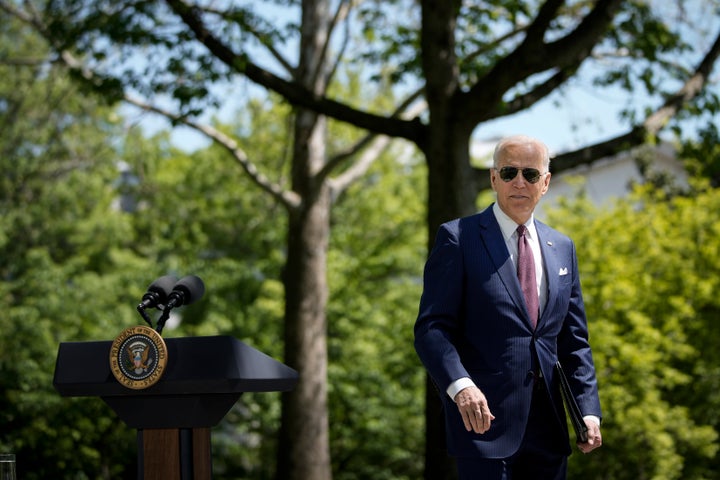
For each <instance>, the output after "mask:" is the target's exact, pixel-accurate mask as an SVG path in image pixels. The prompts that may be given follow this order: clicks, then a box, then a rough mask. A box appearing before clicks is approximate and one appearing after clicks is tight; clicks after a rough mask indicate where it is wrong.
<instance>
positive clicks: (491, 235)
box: [480, 207, 531, 327]
mask: <svg viewBox="0 0 720 480" xmlns="http://www.w3.org/2000/svg"><path fill="white" fill-rule="evenodd" d="M480 237H481V238H482V241H483V243H484V244H485V248H486V249H487V251H488V253H489V254H490V258H491V259H492V262H493V265H494V266H495V270H496V271H497V272H498V276H499V277H500V280H501V281H502V282H503V284H504V285H505V289H506V290H507V291H508V294H509V295H510V298H512V301H513V302H514V303H515V304H516V305H517V306H518V307H519V308H520V310H522V311H523V312H524V319H525V323H526V324H527V326H528V327H530V326H531V324H530V316H529V314H528V312H527V306H526V305H525V297H524V296H523V293H522V289H521V288H520V281H519V280H518V277H517V269H516V268H515V264H514V263H513V262H512V260H511V259H510V255H509V253H508V249H507V246H506V245H505V238H504V237H503V235H502V231H501V230H500V225H498V223H497V220H496V219H495V215H494V214H493V211H492V208H491V207H489V208H486V209H485V210H484V211H483V212H482V213H481V215H480Z"/></svg>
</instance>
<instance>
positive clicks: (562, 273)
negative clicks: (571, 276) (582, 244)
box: [558, 267, 567, 276]
mask: <svg viewBox="0 0 720 480" xmlns="http://www.w3.org/2000/svg"><path fill="white" fill-rule="evenodd" d="M558 275H561V276H562V275H567V267H563V268H561V269H560V271H559V272H558Z"/></svg>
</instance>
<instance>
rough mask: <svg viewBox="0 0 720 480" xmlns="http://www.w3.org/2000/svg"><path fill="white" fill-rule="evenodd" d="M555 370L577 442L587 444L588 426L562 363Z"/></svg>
mask: <svg viewBox="0 0 720 480" xmlns="http://www.w3.org/2000/svg"><path fill="white" fill-rule="evenodd" d="M555 370H557V375H558V377H559V378H560V393H561V394H562V397H563V402H564V403H565V408H566V409H567V413H568V416H569V417H570V422H571V423H572V426H573V429H574V430H575V436H576V437H577V441H578V442H580V443H585V442H587V439H588V436H587V430H588V429H587V425H585V420H583V417H582V413H580V408H579V407H578V404H577V402H576V401H575V397H573V394H572V391H571V390H570V383H569V382H568V379H567V376H565V372H564V371H563V368H562V365H560V362H557V363H556V364H555Z"/></svg>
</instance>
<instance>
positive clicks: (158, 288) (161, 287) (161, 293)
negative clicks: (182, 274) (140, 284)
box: [148, 275, 178, 304]
mask: <svg viewBox="0 0 720 480" xmlns="http://www.w3.org/2000/svg"><path fill="white" fill-rule="evenodd" d="M176 283H178V279H177V277H175V276H174V275H164V276H162V277H160V278H158V279H157V280H155V281H154V282H153V283H151V284H150V286H149V287H148V292H153V293H155V294H157V296H158V298H157V301H158V303H159V304H164V303H165V302H167V299H168V295H170V292H172V289H173V287H174V286H175V284H176Z"/></svg>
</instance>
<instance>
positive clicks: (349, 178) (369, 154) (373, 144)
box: [321, 91, 427, 198]
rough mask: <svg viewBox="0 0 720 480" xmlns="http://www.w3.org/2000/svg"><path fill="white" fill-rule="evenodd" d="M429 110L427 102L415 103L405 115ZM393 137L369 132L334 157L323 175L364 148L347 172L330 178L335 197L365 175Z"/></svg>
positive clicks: (412, 97)
mask: <svg viewBox="0 0 720 480" xmlns="http://www.w3.org/2000/svg"><path fill="white" fill-rule="evenodd" d="M420 95H421V91H418V92H415V93H414V94H413V95H411V96H410V97H408V98H407V99H406V100H405V102H403V104H402V105H401V106H400V108H399V109H398V112H397V113H400V112H404V111H405V109H406V108H407V107H408V106H410V105H411V104H412V103H413V102H414V101H415V100H416V99H417V98H418V97H419V96H420ZM425 110H427V104H426V103H425V102H418V103H415V105H414V106H413V108H411V109H410V110H408V111H406V112H404V115H405V116H417V115H419V114H420V113H421V112H423V111H425ZM391 141H392V138H390V137H388V136H387V135H377V134H369V135H367V136H365V137H364V138H363V139H362V140H360V142H358V143H357V144H356V145H355V146H354V147H353V148H352V149H350V150H349V151H347V152H344V153H342V154H340V155H337V156H335V157H333V158H332V159H331V160H330V161H329V162H328V163H327V165H326V166H325V168H323V171H322V172H321V175H325V174H326V173H325V172H329V171H330V169H332V168H335V167H336V166H337V165H339V163H340V162H342V161H343V160H345V159H346V158H348V157H349V156H351V155H355V154H356V153H357V152H359V151H361V150H362V152H363V153H362V155H361V156H360V158H359V159H358V160H357V161H356V162H354V163H353V165H352V166H351V167H350V168H348V169H347V170H346V171H345V172H343V173H342V174H341V175H339V176H338V177H336V178H334V179H330V180H329V183H330V188H331V190H332V192H333V198H336V197H337V196H338V195H339V194H340V193H342V192H343V191H345V190H346V189H347V188H348V187H349V186H350V185H352V183H353V182H355V181H356V180H357V179H359V178H360V177H362V176H363V175H365V173H366V172H367V171H368V169H369V168H370V166H371V165H372V164H373V162H374V161H375V160H377V158H378V157H379V156H380V154H382V152H383V151H384V150H385V149H386V148H387V147H388V145H390V142H391Z"/></svg>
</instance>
